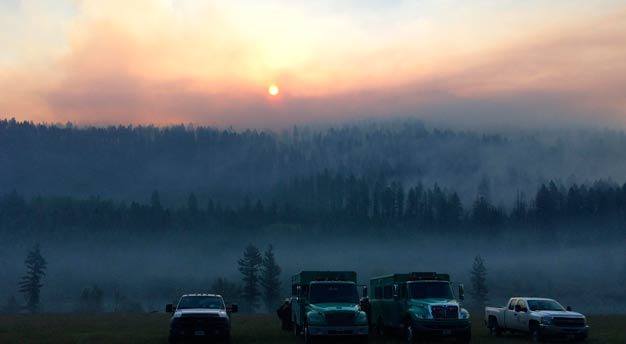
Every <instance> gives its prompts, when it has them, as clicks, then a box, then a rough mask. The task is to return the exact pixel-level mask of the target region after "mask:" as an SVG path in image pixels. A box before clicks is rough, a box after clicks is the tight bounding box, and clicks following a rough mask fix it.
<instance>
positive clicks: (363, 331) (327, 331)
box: [308, 325, 369, 336]
mask: <svg viewBox="0 0 626 344" xmlns="http://www.w3.org/2000/svg"><path fill="white" fill-rule="evenodd" d="M308 330H309V335H311V336H367V335H368V334H369V327H368V326H367V325H362V326H311V325H309V327H308Z"/></svg>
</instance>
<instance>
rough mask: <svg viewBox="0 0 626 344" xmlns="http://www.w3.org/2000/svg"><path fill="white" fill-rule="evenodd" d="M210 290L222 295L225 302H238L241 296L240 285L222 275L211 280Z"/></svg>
mask: <svg viewBox="0 0 626 344" xmlns="http://www.w3.org/2000/svg"><path fill="white" fill-rule="evenodd" d="M211 292H212V293H214V294H218V295H222V297H223V298H224V302H226V303H238V302H239V299H240V297H241V287H240V286H239V285H237V284H236V283H233V282H231V281H229V280H227V279H226V278H222V277H219V278H218V279H216V280H215V281H214V282H213V284H212V285H211Z"/></svg>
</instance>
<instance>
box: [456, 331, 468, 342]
mask: <svg viewBox="0 0 626 344" xmlns="http://www.w3.org/2000/svg"><path fill="white" fill-rule="evenodd" d="M471 341H472V330H469V331H467V332H466V333H463V334H462V335H460V336H458V337H456V342H457V343H469V342H471Z"/></svg>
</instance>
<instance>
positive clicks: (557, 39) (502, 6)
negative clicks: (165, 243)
mask: <svg viewBox="0 0 626 344" xmlns="http://www.w3.org/2000/svg"><path fill="white" fill-rule="evenodd" d="M0 46H1V47H2V49H0V118H10V117H16V118H18V119H26V120H32V121H46V122H62V123H64V122H66V121H73V122H77V123H87V124H118V123H155V124H170V123H181V122H184V123H190V122H191V123H200V124H210V125H224V126H229V125H234V126H240V127H248V126H290V125H292V124H294V123H297V122H314V121H326V120H337V119H353V118H372V117H381V116H393V115H400V116H407V115H411V116H425V117H428V116H431V117H433V118H437V119H439V118H447V117H449V118H452V119H453V120H455V119H460V120H464V121H471V120H472V119H473V118H474V117H472V116H474V115H473V114H474V113H475V114H476V115H477V116H482V117H481V118H483V119H485V118H486V119H487V120H491V119H490V118H494V119H497V120H499V121H502V122H506V123H509V122H536V119H545V118H550V119H553V120H557V121H570V120H588V121H592V122H595V123H606V124H607V125H609V124H615V123H617V124H620V125H626V94H625V93H624V92H623V91H622V90H623V89H625V88H626V5H624V3H623V0H621V1H620V0H598V1H588V0H551V1H543V0H528V1H523V2H511V1H492V0H476V1H464V0H450V1H440V0H422V1H402V2H391V1H378V0H372V1H357V0H345V1H340V2H338V1H333V0H320V1H287V0H285V1H282V0H263V1H250V0H224V1H221V0H136V1H127V0H107V1H101V0H81V1H76V0H19V1H18V0H8V1H0ZM268 80H273V81H274V82H276V84H271V85H268V84H267V82H268ZM278 81H280V86H281V87H283V88H284V89H283V90H282V91H283V92H281V90H280V89H279V87H278V85H277V84H278V83H279V82H278ZM287 87H288V94H289V99H284V98H283V99H282V100H281V101H280V102H276V101H274V102H267V101H266V97H268V95H269V96H271V97H272V98H274V97H276V99H279V98H281V95H283V94H284V91H285V90H287ZM265 88H267V92H268V93H264V92H259V91H260V90H263V89H265ZM485 116H486V117H485ZM532 116H534V118H530V117H532ZM538 123H539V124H538V125H541V123H542V122H538Z"/></svg>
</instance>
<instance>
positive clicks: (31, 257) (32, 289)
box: [19, 244, 47, 313]
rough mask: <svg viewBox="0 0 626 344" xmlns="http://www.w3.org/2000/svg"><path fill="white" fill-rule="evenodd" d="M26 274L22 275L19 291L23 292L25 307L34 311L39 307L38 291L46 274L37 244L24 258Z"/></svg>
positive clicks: (44, 261)
mask: <svg viewBox="0 0 626 344" xmlns="http://www.w3.org/2000/svg"><path fill="white" fill-rule="evenodd" d="M24 263H25V264H26V274H25V275H24V276H22V280H21V281H20V285H19V287H20V288H19V291H20V293H23V294H24V299H25V300H26V306H25V307H26V309H27V310H28V311H29V312H31V313H36V312H38V311H39V308H40V302H41V300H40V292H41V287H43V284H42V282H41V280H42V279H43V277H44V276H45V275H46V266H47V263H46V260H45V259H44V258H43V256H42V255H41V251H40V249H39V244H36V245H35V247H33V249H32V250H31V251H30V252H28V255H27V256H26V260H25V262H24Z"/></svg>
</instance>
